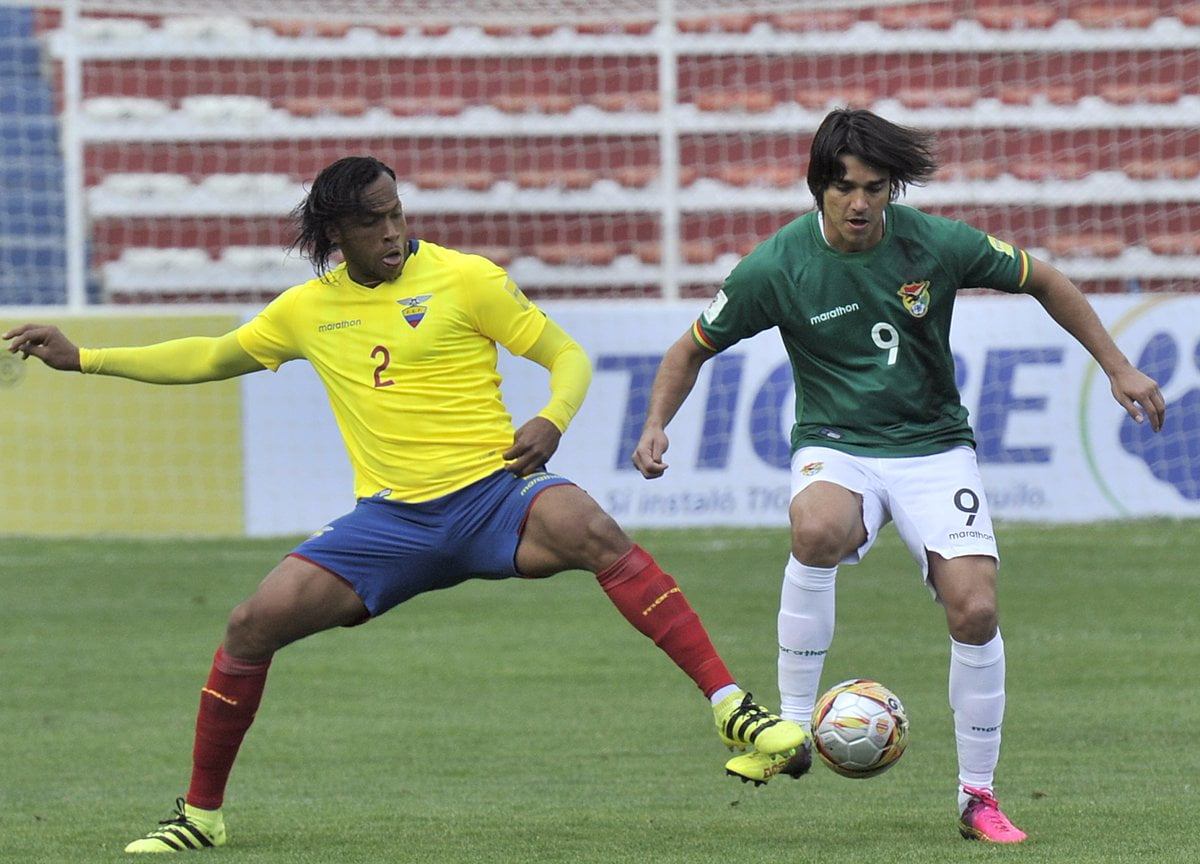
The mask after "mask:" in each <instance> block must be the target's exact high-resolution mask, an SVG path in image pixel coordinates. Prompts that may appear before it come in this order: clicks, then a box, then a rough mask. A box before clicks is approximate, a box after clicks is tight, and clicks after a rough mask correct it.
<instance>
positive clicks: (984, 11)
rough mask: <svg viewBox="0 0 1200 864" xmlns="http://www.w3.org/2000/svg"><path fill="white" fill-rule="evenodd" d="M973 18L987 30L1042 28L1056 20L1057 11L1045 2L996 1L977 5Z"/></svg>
mask: <svg viewBox="0 0 1200 864" xmlns="http://www.w3.org/2000/svg"><path fill="white" fill-rule="evenodd" d="M975 20H976V21H978V22H979V23H980V25H982V26H983V27H986V28H988V29H989V30H1044V29H1045V28H1047V27H1050V26H1051V25H1053V24H1054V22H1055V21H1057V20H1058V12H1057V11H1055V9H1054V7H1053V6H1051V5H1049V4H1046V3H1021V4H1009V3H997V4H996V5H990V4H989V5H986V6H978V7H977V8H976V9H975Z"/></svg>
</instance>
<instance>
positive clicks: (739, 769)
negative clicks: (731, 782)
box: [725, 739, 812, 786]
mask: <svg viewBox="0 0 1200 864" xmlns="http://www.w3.org/2000/svg"><path fill="white" fill-rule="evenodd" d="M811 767H812V740H811V739H810V740H808V741H805V742H804V744H803V746H801V747H800V748H798V749H797V750H795V751H793V752H790V753H759V752H757V751H756V752H753V753H744V754H742V755H741V756H734V757H733V758H732V759H730V760H729V761H728V762H726V763H725V773H726V774H728V775H729V776H730V777H736V778H738V779H739V780H741V781H742V782H743V783H753V784H754V785H755V786H761V785H763V784H764V783H766V782H767V781H768V780H770V779H771V778H772V777H774V776H775V775H776V774H786V775H788V776H789V777H791V778H793V779H797V780H798V779H800V777H801V776H803V775H804V774H807V773H808V769H809V768H811Z"/></svg>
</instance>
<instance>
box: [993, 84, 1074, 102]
mask: <svg viewBox="0 0 1200 864" xmlns="http://www.w3.org/2000/svg"><path fill="white" fill-rule="evenodd" d="M996 95H997V97H998V98H999V99H1000V101H1001V102H1003V103H1004V104H1005V105H1030V104H1032V103H1033V102H1034V101H1035V100H1037V99H1038V98H1041V99H1044V100H1045V101H1046V102H1048V103H1050V104H1051V105H1074V104H1075V102H1076V101H1078V99H1079V91H1078V90H1076V89H1075V85H1074V84H1048V85H1039V84H1014V85H1007V84H1006V85H1005V86H1004V88H1003V89H1002V90H1000V91H999V92H998V93H997V94H996Z"/></svg>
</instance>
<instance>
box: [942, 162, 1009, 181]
mask: <svg viewBox="0 0 1200 864" xmlns="http://www.w3.org/2000/svg"><path fill="white" fill-rule="evenodd" d="M1003 173H1004V166H1003V165H1001V164H1000V162H999V161H996V160H990V159H971V160H968V161H966V162H950V163H947V164H945V165H943V166H941V168H939V169H938V179H939V180H995V179H996V178H997V177H999V176H1000V175H1001V174H1003Z"/></svg>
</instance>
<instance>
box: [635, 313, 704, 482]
mask: <svg viewBox="0 0 1200 864" xmlns="http://www.w3.org/2000/svg"><path fill="white" fill-rule="evenodd" d="M714 356H716V355H714V354H713V352H712V351H709V350H708V349H707V348H703V347H701V346H700V345H698V344H697V343H696V340H695V339H694V338H693V337H692V331H691V330H690V329H689V330H688V331H687V332H686V333H684V334H683V335H682V336H680V337H679V338H678V339H676V340H675V344H674V345H672V346H671V347H670V348H668V349H667V353H666V354H664V355H663V359H662V362H660V363H659V364H658V372H657V373H655V376H654V384H653V386H652V387H651V388H650V401H649V404H648V405H647V408H646V421H645V422H644V423H643V424H642V437H641V438H640V439H639V440H638V444H637V447H636V448H635V449H634V451H633V464H634V466H635V467H636V468H637V469H638V471H641V472H642V476H643V477H645V478H646V479H647V480H653V479H654V478H656V477H661V476H662V475H663V472H665V471H666V470H667V467H668V466H667V463H666V462H664V461H663V455H664V454H665V453H666V452H667V448H668V447H669V446H670V445H671V442H670V441H669V440H668V438H667V424H668V423H670V422H671V420H672V418H674V416H675V414H676V413H677V412H678V411H679V407H680V406H681V405H683V402H684V400H685V399H687V397H688V394H689V393H691V392H692V388H693V387H695V386H696V378H697V376H699V374H700V367H701V366H703V365H704V364H705V362H706V361H707V360H708V359H709V358H710V357H714Z"/></svg>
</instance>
